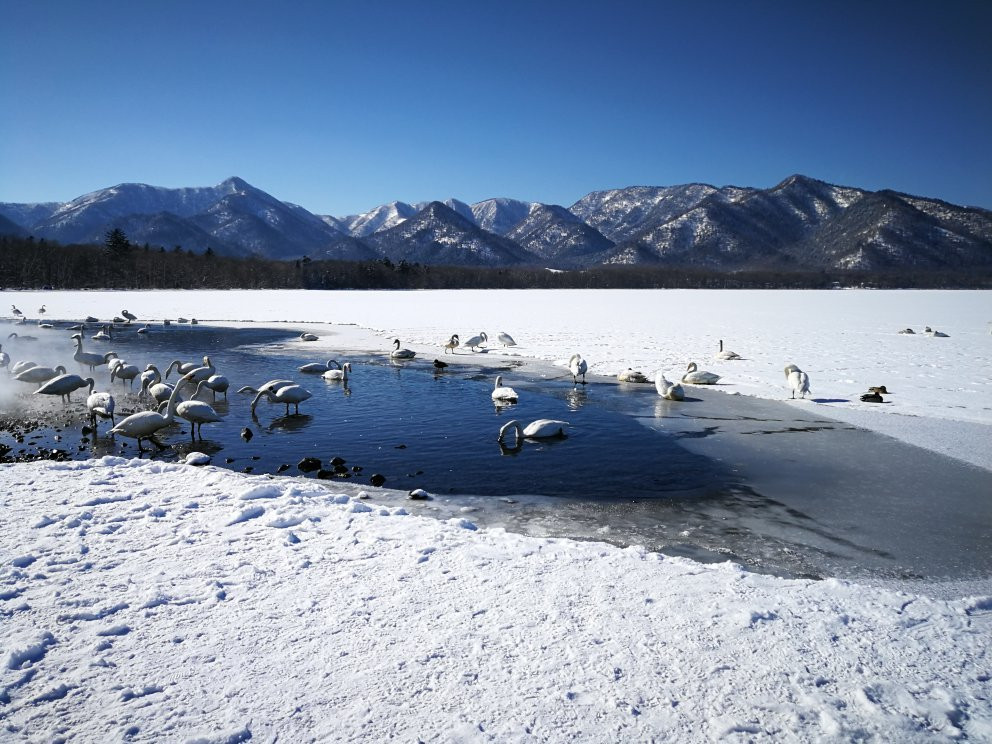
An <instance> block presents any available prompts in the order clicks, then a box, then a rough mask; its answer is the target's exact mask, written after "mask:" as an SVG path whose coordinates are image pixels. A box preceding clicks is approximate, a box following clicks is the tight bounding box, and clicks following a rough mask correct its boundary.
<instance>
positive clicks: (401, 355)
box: [389, 339, 417, 359]
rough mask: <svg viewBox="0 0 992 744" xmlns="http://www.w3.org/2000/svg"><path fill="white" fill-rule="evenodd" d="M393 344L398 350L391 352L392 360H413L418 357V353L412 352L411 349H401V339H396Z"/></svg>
mask: <svg viewBox="0 0 992 744" xmlns="http://www.w3.org/2000/svg"><path fill="white" fill-rule="evenodd" d="M393 343H394V344H395V345H396V348H395V349H393V350H392V351H391V352H389V358H390V359H413V358H414V357H415V356H417V352H415V351H411V350H410V349H401V348H400V340H399V339H396V340H395V341H393Z"/></svg>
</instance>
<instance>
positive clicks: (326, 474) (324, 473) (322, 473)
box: [317, 468, 334, 480]
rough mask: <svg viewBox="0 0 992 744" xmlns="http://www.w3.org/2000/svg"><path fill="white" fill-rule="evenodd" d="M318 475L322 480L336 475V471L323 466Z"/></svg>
mask: <svg viewBox="0 0 992 744" xmlns="http://www.w3.org/2000/svg"><path fill="white" fill-rule="evenodd" d="M317 477H318V478H320V479H321V480H330V479H331V478H333V477H334V471H333V470H324V469H323V468H321V469H320V470H318V471H317Z"/></svg>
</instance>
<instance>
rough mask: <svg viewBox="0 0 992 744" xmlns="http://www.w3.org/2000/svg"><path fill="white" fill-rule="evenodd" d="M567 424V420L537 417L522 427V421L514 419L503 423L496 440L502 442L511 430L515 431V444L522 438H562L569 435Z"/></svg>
mask: <svg viewBox="0 0 992 744" xmlns="http://www.w3.org/2000/svg"><path fill="white" fill-rule="evenodd" d="M566 426H568V422H567V421H558V420H557V419H537V420H536V421H531V422H530V423H529V424H527V426H525V427H523V428H522V429H521V428H520V422H519V421H517V420H515V419H514V420H513V421H507V422H506V423H505V424H503V426H502V427H501V428H500V430H499V436H498V437H496V441H498V442H500V443H501V444H502V442H503V440H504V439H505V438H506V435H507V434H508V433H509V432H510V431H511V430H512V431H513V432H514V443H515V444H519V443H520V440H521V439H556V438H557V439H562V438H564V437H565V436H567V435H566V434H565V427H566Z"/></svg>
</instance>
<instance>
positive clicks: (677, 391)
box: [654, 371, 685, 400]
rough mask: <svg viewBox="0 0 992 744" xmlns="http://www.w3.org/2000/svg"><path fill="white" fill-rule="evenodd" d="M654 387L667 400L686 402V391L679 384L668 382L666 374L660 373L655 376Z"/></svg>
mask: <svg viewBox="0 0 992 744" xmlns="http://www.w3.org/2000/svg"><path fill="white" fill-rule="evenodd" d="M654 387H655V390H657V391H658V395H660V396H661V397H662V398H664V399H665V400H685V390H683V389H682V386H681V385H679V384H678V383H677V382H669V381H668V380H666V379H665V373H664V372H661V371H659V372H658V374H656V375H655V376H654Z"/></svg>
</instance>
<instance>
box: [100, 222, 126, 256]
mask: <svg viewBox="0 0 992 744" xmlns="http://www.w3.org/2000/svg"><path fill="white" fill-rule="evenodd" d="M103 245H104V247H105V248H106V249H107V253H109V254H110V255H111V256H116V257H121V256H126V255H127V254H128V253H130V251H131V241H130V240H128V239H127V235H125V234H124V231H123V230H121V229H120V228H119V227H115V228H114V229H113V230H109V231H107V233H106V235H105V236H104V240H103Z"/></svg>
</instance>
